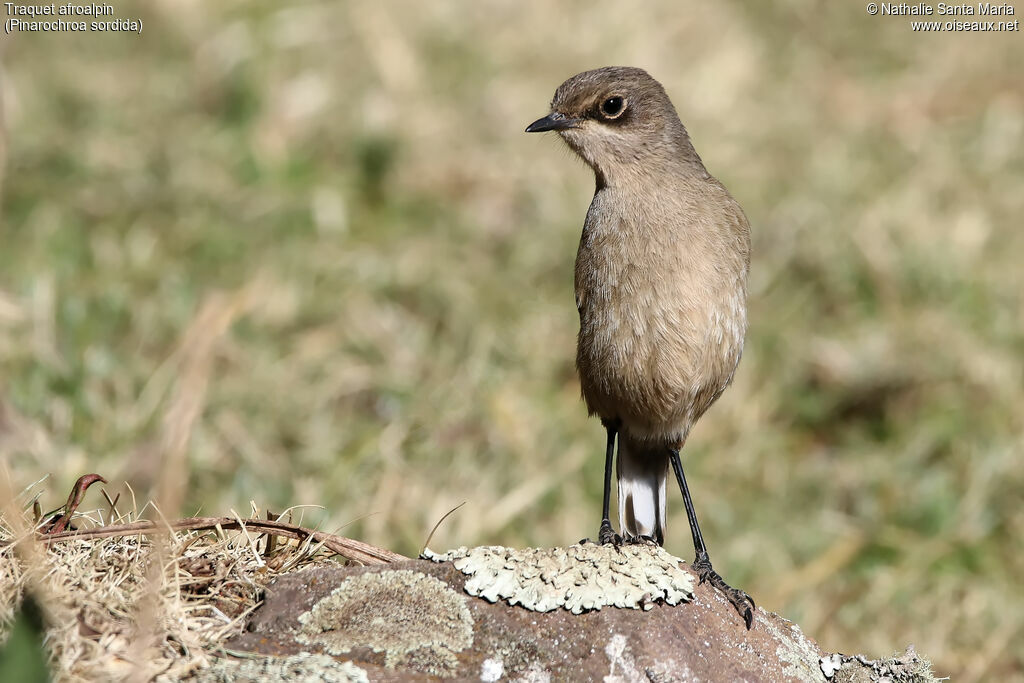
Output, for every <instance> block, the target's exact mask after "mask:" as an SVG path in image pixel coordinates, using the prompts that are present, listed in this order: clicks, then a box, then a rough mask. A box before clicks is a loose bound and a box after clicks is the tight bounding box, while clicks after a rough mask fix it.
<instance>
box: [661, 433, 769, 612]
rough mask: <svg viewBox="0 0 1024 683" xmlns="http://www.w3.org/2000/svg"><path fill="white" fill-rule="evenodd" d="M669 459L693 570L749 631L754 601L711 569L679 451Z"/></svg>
mask: <svg viewBox="0 0 1024 683" xmlns="http://www.w3.org/2000/svg"><path fill="white" fill-rule="evenodd" d="M668 453H669V459H670V460H671V461H672V470H673V471H674V472H675V473H676V481H678V482H679V490H680V491H682V493H683V505H685V506H686V516H687V518H688V519H689V520H690V533H692V534H693V549H694V551H695V552H696V557H695V558H694V560H693V570H694V571H695V572H697V576H699V577H700V582H701V583H704V582H705V581H707V582H708V583H709V584H711V585H712V586H714V587H715V588H717V589H718V590H720V591H722V593H724V594H725V597H726V598H728V599H729V602H731V603H732V605H733V607H735V608H736V611H737V612H739V613H740V616H741V617H742V618H743V623H745V624H746V625H747V629H748V630H749V629H750V627H751V625H752V624H753V623H754V609H755V608H756V606H755V605H754V600H753V598H751V597H750V596H749V595H747V594H746V593H745V592H743V591H741V590H740V589H738V588H733V587H732V586H730V585H729V584H727V583H726V582H725V580H724V579H723V578H722V577H721V576H719V574H718V572H716V571H715V570H714V569H713V568H712V567H711V558H710V557H708V548H707V546H706V545H704V536H703V535H702V534H701V533H700V526H699V525H698V524H697V512H696V511H695V510H694V509H693V500H692V499H691V498H690V487H689V486H687V485H686V475H685V474H683V463H682V461H681V460H680V459H679V449H677V448H670V449H669V450H668Z"/></svg>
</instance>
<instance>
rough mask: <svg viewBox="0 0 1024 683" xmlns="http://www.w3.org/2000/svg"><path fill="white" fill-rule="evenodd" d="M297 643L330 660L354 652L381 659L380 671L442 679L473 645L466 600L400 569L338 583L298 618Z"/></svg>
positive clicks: (426, 578) (423, 576)
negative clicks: (326, 654) (324, 652)
mask: <svg viewBox="0 0 1024 683" xmlns="http://www.w3.org/2000/svg"><path fill="white" fill-rule="evenodd" d="M299 623H300V624H301V627H300V629H299V632H298V634H297V635H296V640H298V641H299V642H301V643H305V644H318V645H321V646H322V647H323V648H324V649H325V650H327V652H329V653H331V654H337V655H340V654H345V653H348V652H350V651H351V650H353V649H355V648H369V649H370V650H372V651H374V652H380V653H383V654H384V656H385V666H388V667H391V668H411V669H414V670H417V671H421V672H423V673H427V674H431V675H436V676H444V675H448V674H450V673H452V672H453V671H454V670H455V668H456V667H457V665H458V661H457V659H456V657H455V655H456V653H458V652H461V651H462V650H464V649H466V648H467V647H469V646H470V645H471V644H472V643H473V617H472V615H471V614H470V613H469V609H468V608H467V607H466V600H465V598H463V597H462V596H460V595H459V594H458V593H456V592H455V591H453V590H452V589H451V588H449V587H448V586H447V585H446V584H445V583H444V582H442V581H439V580H438V579H436V578H434V577H432V576H427V575H426V574H422V573H420V572H414V571H409V570H405V569H400V570H395V571H382V572H366V573H364V574H360V575H358V576H353V577H350V578H347V579H345V580H344V581H342V582H341V583H340V584H339V585H338V587H337V588H335V589H334V590H333V591H331V593H330V595H328V596H327V597H325V598H323V599H322V600H320V601H319V602H317V603H316V604H315V605H313V607H312V608H311V609H310V610H309V611H308V612H306V613H304V614H302V615H301V616H299Z"/></svg>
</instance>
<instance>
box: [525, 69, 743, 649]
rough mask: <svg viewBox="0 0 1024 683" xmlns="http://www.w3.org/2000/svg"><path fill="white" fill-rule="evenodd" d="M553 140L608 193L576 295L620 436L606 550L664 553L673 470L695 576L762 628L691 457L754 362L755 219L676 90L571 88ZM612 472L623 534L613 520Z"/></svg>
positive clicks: (625, 85)
mask: <svg viewBox="0 0 1024 683" xmlns="http://www.w3.org/2000/svg"><path fill="white" fill-rule="evenodd" d="M546 131H556V132H557V134H558V135H559V136H560V137H561V138H562V140H564V141H565V142H566V143H567V144H568V146H569V147H570V148H571V149H572V150H573V151H574V152H575V153H576V154H577V155H578V156H579V157H580V158H582V160H583V161H584V162H586V164H587V165H588V166H590V168H591V169H592V170H593V172H594V178H595V181H596V188H595V191H594V197H593V200H592V201H591V203H590V208H589V210H588V211H587V215H586V220H585V221H584V224H583V233H582V235H581V237H580V243H579V250H578V252H577V255H576V268H575V293H576V308H577V310H578V312H579V319H580V330H579V336H578V339H577V348H576V368H577V371H578V374H579V379H580V386H581V389H582V394H583V400H584V402H585V403H586V406H587V409H588V411H589V413H590V415H591V416H597V417H598V418H600V420H601V423H602V425H603V426H604V428H605V432H606V436H607V440H606V445H605V469H604V496H603V501H602V519H601V526H600V531H599V534H598V540H599V542H600V543H602V544H614V545H615V546H616V548H617V547H618V546H619V545H620V544H621V543H644V542H648V543H650V542H653V543H657V544H658V545H664V542H665V518H666V486H667V481H668V477H669V469H671V470H672V472H673V473H674V475H675V479H676V483H677V484H678V486H679V489H680V491H681V493H682V497H683V504H684V506H685V507H686V514H687V517H688V519H689V523H690V532H691V534H692V536H693V545H694V551H695V557H694V562H693V564H692V565H691V566H692V567H693V569H694V570H695V572H696V573H697V575H698V576H699V577H700V582H701V583H704V582H708V583H709V584H711V585H712V586H714V587H715V588H717V589H718V590H720V591H721V592H722V593H723V594H724V595H725V597H727V598H728V599H729V601H730V602H731V603H732V605H733V606H734V607H735V608H736V610H737V612H738V613H739V615H740V617H741V618H742V619H743V621H744V623H745V625H746V627H747V628H748V629H749V628H751V626H752V623H753V614H754V610H756V606H755V604H754V601H753V599H752V598H751V597H750V596H749V595H747V593H746V592H744V591H742V590H739V589H736V588H733V587H732V586H730V585H729V584H727V583H726V582H725V580H724V579H723V578H722V577H721V575H720V574H718V572H717V571H715V569H714V567H713V566H712V564H711V558H710V557H709V555H708V550H707V545H706V544H705V542H704V537H703V535H702V533H701V530H700V526H699V524H698V522H697V515H696V512H695V509H694V505H693V500H692V497H691V495H690V490H689V487H688V486H687V482H686V476H685V474H684V472H683V467H682V460H681V458H680V450H681V449H682V448H683V445H684V443H685V442H686V438H687V436H688V435H689V433H690V430H691V428H692V427H693V425H694V424H695V423H696V422H697V420H698V419H700V417H701V416H702V415H703V414H704V412H705V411H706V410H707V409H708V408H709V407H710V406H711V405H712V404H713V403H714V402H715V401H716V400H717V399H718V397H719V396H721V395H722V392H723V391H725V389H726V388H727V387H728V386H729V385H730V384H731V383H732V380H733V376H734V375H735V372H736V368H737V366H738V365H739V361H740V357H741V355H742V353H743V342H744V337H745V335H746V330H747V308H746V299H747V277H748V273H749V271H750V224H749V221H748V220H747V216H746V214H745V213H744V212H743V209H742V208H741V207H740V205H739V203H738V202H737V201H736V200H735V199H734V198H733V197H732V195H731V194H730V193H729V191H728V190H726V188H725V186H724V185H722V183H721V182H719V181H718V180H717V179H716V178H715V177H714V176H712V175H711V174H710V173H709V172H708V171H707V169H706V168H705V167H704V162H703V161H702V160H701V157H700V156H699V155H698V154H697V151H696V150H695V149H694V146H693V143H692V142H691V140H690V136H689V133H688V132H687V130H686V128H685V127H684V126H683V124H682V122H681V121H680V119H679V115H678V114H677V112H676V109H675V107H674V106H673V104H672V101H671V100H670V99H669V96H668V94H667V93H666V92H665V88H664V87H663V86H662V85H661V84H660V83H659V82H658V81H656V80H655V79H654V78H652V77H651V76H650V75H649V74H648V73H647V72H646V71H644V70H643V69H639V68H635V67H621V66H611V67H604V68H600V69H594V70H591V71H585V72H583V73H580V74H577V75H575V76H572V77H571V78H569V79H568V80H566V81H565V82H564V83H562V84H561V85H560V86H558V88H557V90H556V91H555V95H554V98H553V99H552V101H551V109H550V113H549V114H547V115H546V116H544V117H543V118H540V119H538V120H536V121H534V122H533V123H531V124H530V125H529V126H528V127H527V128H526V132H527V133H539V132H546ZM616 444H617V446H618V457H617V459H616V458H615V449H616ZM613 461H614V462H615V472H616V480H617V488H618V512H619V529H620V532H621V534H616V533H615V532H614V531H613V529H612V526H611V521H610V518H609V507H610V495H611V477H612V463H613Z"/></svg>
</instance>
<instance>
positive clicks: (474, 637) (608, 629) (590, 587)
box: [226, 544, 934, 683]
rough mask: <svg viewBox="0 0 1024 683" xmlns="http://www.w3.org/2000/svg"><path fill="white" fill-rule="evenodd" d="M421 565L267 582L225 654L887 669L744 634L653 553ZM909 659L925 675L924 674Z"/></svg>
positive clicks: (788, 673) (593, 669) (507, 671)
mask: <svg viewBox="0 0 1024 683" xmlns="http://www.w3.org/2000/svg"><path fill="white" fill-rule="evenodd" d="M429 557H431V558H432V559H420V560H409V561H406V562H398V563H395V564H391V565H384V566H374V567H347V568H337V569H334V568H317V569H312V570H309V571H304V572H297V573H295V574H289V575H284V576H281V577H279V578H277V579H275V580H274V581H273V582H272V583H271V584H270V585H268V587H267V591H266V599H265V602H264V603H263V605H262V606H260V607H259V608H258V609H257V610H256V611H255V612H254V614H253V615H252V618H251V620H250V622H249V625H248V631H247V632H246V633H244V634H242V635H241V636H238V637H236V638H234V639H233V640H232V641H230V642H229V643H227V646H226V647H227V649H229V650H235V651H244V652H250V653H256V654H261V655H267V656H269V657H271V658H272V659H273V660H278V659H280V658H282V657H290V656H291V657H294V656H295V655H299V654H301V653H315V654H318V655H329V656H331V657H334V658H335V659H336V660H337V661H339V662H349V663H351V664H350V665H351V666H353V667H358V670H359V673H360V675H362V673H363V672H365V675H366V676H367V677H368V680H371V681H372V680H382V679H384V680H394V679H396V678H402V679H404V678H459V679H471V680H483V681H488V682H491V683H493V682H495V681H504V680H508V681H537V682H540V681H550V680H558V681H561V680H570V681H575V680H579V681H589V680H604V681H608V682H610V683H612V682H618V681H657V682H660V681H689V680H704V681H734V680H743V681H766V682H775V681H819V682H820V681H826V680H829V679H828V678H826V674H825V669H826V668H827V669H828V670H829V672H830V674H831V680H839V678H840V676H846V675H847V674H849V673H852V671H853V667H861V668H863V669H865V671H864V673H865V674H866V675H867V676H868V678H866V679H854V678H848V679H845V680H878V679H879V678H880V677H882V676H886V675H889V676H891V675H892V673H893V671H896V669H895V668H893V667H888V668H887V667H884V666H880V665H878V663H877V662H869V663H870V664H875V665H876V666H875V667H874V668H871V667H870V666H865V665H864V664H862V663H861V662H860V661H858V660H857V659H856V658H848V657H840V659H838V660H836V659H833V658H832V657H831V656H830V655H829V654H828V653H824V652H822V651H821V650H820V648H819V647H818V646H817V644H816V643H815V642H814V641H813V640H811V639H810V638H808V637H807V636H805V635H804V634H803V633H802V632H801V631H800V628H799V627H798V626H796V625H795V624H793V623H791V622H789V621H786V620H785V619H783V618H782V617H779V616H778V615H775V614H772V613H770V612H767V611H765V610H763V609H758V610H757V613H756V615H755V618H754V626H753V628H752V629H751V630H750V631H747V629H746V628H745V627H744V625H743V621H742V620H741V618H740V616H739V615H738V614H737V613H736V610H735V609H734V608H733V607H732V605H731V604H730V603H729V602H728V601H727V600H726V599H725V598H724V597H723V596H722V595H720V594H718V593H717V592H715V591H714V590H713V589H712V588H710V587H709V586H707V585H695V584H696V581H695V580H694V576H693V574H692V573H691V572H690V570H689V567H688V566H687V565H686V564H685V563H683V562H682V561H680V560H678V559H677V558H674V557H672V556H671V555H669V554H668V553H667V552H665V551H664V550H663V549H661V548H657V547H654V546H626V547H623V548H622V549H621V551H616V550H615V549H614V548H611V547H606V546H597V545H592V544H589V545H584V546H570V547H568V548H552V549H543V550H541V549H527V550H513V549H508V548H501V547H484V548H471V549H467V548H460V549H459V550H456V551H452V552H450V553H447V554H444V555H433V554H429ZM477 596H480V597H477ZM861 659H863V658H861ZM303 661H305V660H303ZM863 661H865V662H868V661H869V660H863ZM915 661H917V662H923V663H924V665H925V673H927V662H924V660H920V659H919V658H918V659H915ZM833 664H834V666H833ZM848 669H849V670H848ZM927 675H928V676H930V673H927ZM899 680H903V679H899ZM906 680H915V681H918V680H920V681H929V680H934V679H931V678H919V679H906Z"/></svg>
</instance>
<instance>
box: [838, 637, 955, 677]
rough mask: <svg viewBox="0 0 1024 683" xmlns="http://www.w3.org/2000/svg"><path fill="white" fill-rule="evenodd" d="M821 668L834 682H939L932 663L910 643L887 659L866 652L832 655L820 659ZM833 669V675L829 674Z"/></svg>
mask: <svg viewBox="0 0 1024 683" xmlns="http://www.w3.org/2000/svg"><path fill="white" fill-rule="evenodd" d="M821 662H822V670H823V672H824V673H825V676H826V678H828V679H829V680H830V681H832V682H833V683H881V682H885V683H936V681H937V680H938V679H937V678H935V676H934V675H933V674H932V665H931V662H929V661H928V660H927V659H925V658H924V657H922V656H920V655H919V654H917V652H916V651H915V650H914V646H913V645H911V646H910V647H908V648H907V651H906V652H904V653H903V654H899V653H896V654H895V655H893V656H892V657H889V658H888V659H867V658H866V657H864V656H863V655H853V656H852V657H851V656H848V655H831V656H829V657H823V658H822V659H821ZM829 673H831V674H832V675H829Z"/></svg>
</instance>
